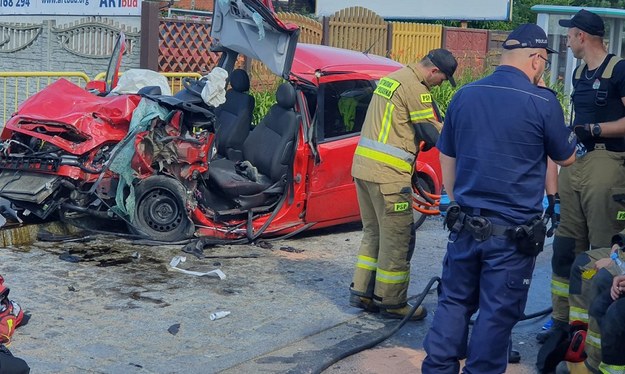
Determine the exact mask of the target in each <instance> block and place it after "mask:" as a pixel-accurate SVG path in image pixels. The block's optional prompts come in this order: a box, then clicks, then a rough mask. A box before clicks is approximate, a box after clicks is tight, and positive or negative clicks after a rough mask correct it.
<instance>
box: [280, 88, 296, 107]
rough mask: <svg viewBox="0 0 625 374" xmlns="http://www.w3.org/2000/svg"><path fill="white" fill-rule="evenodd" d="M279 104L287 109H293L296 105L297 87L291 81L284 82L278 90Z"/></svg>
mask: <svg viewBox="0 0 625 374" xmlns="http://www.w3.org/2000/svg"><path fill="white" fill-rule="evenodd" d="M276 100H277V101H278V105H280V106H281V107H283V108H285V109H293V107H294V106H295V89H294V88H293V86H292V85H291V84H290V83H288V82H287V83H282V84H281V85H280V86H279V87H278V91H277V92H276Z"/></svg>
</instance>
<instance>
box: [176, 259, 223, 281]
mask: <svg viewBox="0 0 625 374" xmlns="http://www.w3.org/2000/svg"><path fill="white" fill-rule="evenodd" d="M185 261H187V258H186V257H185V256H175V257H174V258H172V259H171V261H170V262H169V267H170V268H171V269H172V270H175V271H179V272H181V273H184V274H189V275H195V276H198V277H202V276H207V277H219V279H226V274H224V272H223V271H221V270H220V269H215V270H211V271H207V272H205V273H202V272H199V271H192V270H185V269H180V268H179V267H178V264H180V263H181V262H185Z"/></svg>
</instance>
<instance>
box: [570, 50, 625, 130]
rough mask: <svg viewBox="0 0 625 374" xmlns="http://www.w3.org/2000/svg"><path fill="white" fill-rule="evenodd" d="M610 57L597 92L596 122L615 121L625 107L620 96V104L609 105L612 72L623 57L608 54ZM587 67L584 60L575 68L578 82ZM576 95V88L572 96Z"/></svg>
mask: <svg viewBox="0 0 625 374" xmlns="http://www.w3.org/2000/svg"><path fill="white" fill-rule="evenodd" d="M608 57H609V59H608V63H607V64H606V65H605V67H604V68H603V72H602V73H601V76H600V77H599V88H598V89H597V91H596V94H595V107H596V109H595V121H596V122H609V121H614V120H617V119H619V118H621V117H622V116H623V109H624V108H623V104H622V102H621V99H620V98H619V99H618V101H619V103H620V106H619V105H610V106H608V99H609V93H610V91H609V90H610V78H612V73H613V72H614V66H616V64H617V63H618V62H619V61H621V60H622V58H620V57H617V56H615V55H613V54H610V55H608ZM602 65H603V64H602ZM586 68H587V66H586V63H585V62H582V64H581V65H579V66H578V67H577V69H575V75H574V79H575V81H576V82H579V81H580V79H581V77H582V72H583V71H584V69H586ZM601 68H602V66H599V67H598V68H597V69H601ZM576 86H577V83H576V84H575V87H576ZM575 87H574V88H575ZM574 95H575V90H573V93H572V94H571V97H573V96H574Z"/></svg>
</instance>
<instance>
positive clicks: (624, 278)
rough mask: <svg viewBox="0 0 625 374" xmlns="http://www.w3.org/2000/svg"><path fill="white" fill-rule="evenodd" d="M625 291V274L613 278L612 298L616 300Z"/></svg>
mask: <svg viewBox="0 0 625 374" xmlns="http://www.w3.org/2000/svg"><path fill="white" fill-rule="evenodd" d="M623 292H625V275H617V276H616V277H614V279H612V288H610V296H611V297H612V300H616V299H618V298H619V297H621V295H622V294H623Z"/></svg>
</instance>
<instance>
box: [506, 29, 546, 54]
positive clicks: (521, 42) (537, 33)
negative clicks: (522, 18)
mask: <svg viewBox="0 0 625 374" xmlns="http://www.w3.org/2000/svg"><path fill="white" fill-rule="evenodd" d="M503 48H504V49H516V48H544V49H546V50H547V53H558V51H556V50H555V49H552V48H549V40H548V39H547V34H545V31H544V30H543V29H542V28H540V26H538V25H535V24H533V23H525V24H523V25H521V26H519V27H517V28H516V29H514V30H513V31H512V32H511V33H510V35H508V38H507V39H506V41H505V42H503Z"/></svg>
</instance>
